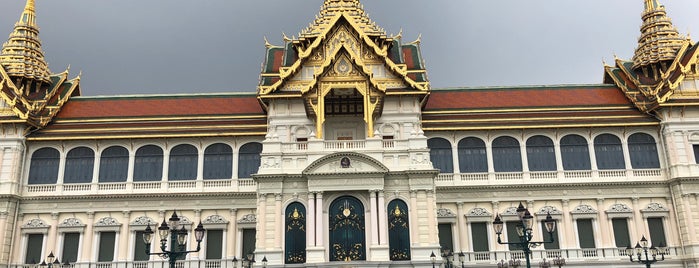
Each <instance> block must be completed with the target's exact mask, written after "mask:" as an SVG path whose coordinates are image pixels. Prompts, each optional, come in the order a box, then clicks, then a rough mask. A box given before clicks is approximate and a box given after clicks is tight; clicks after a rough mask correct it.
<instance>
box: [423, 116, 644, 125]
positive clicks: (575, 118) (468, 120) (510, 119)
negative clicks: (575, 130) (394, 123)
mask: <svg viewBox="0 0 699 268" xmlns="http://www.w3.org/2000/svg"><path fill="white" fill-rule="evenodd" d="M634 118H647V116H644V115H620V116H574V117H526V118H483V119H447V120H442V119H435V120H431V119H428V120H424V119H423V120H422V123H427V124H429V123H468V122H512V121H522V120H537V121H554V120H566V121H570V120H597V119H634Z"/></svg>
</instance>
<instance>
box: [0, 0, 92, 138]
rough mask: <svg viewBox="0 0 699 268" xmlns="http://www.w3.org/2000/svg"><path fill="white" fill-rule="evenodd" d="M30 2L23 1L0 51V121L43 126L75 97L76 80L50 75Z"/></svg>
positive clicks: (76, 89) (32, 0) (65, 76)
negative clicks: (17, 17) (19, 15)
mask: <svg viewBox="0 0 699 268" xmlns="http://www.w3.org/2000/svg"><path fill="white" fill-rule="evenodd" d="M34 8H35V5H34V0H27V4H26V6H25V7H24V11H23V12H22V16H21V17H20V19H19V21H17V23H16V24H15V28H14V31H12V33H11V34H10V37H9V38H8V40H7V42H5V43H4V44H3V46H2V50H0V99H1V100H2V105H0V122H21V123H27V124H28V125H30V126H33V127H36V128H40V127H44V126H46V124H48V123H49V122H50V121H51V120H52V119H53V117H54V116H55V115H56V114H57V113H58V111H59V110H60V109H61V107H62V106H63V104H64V103H65V102H66V101H67V100H68V98H70V96H73V95H79V94H80V90H79V86H78V85H79V82H80V78H79V77H78V78H75V79H72V80H69V79H68V71H67V70H66V71H65V72H62V73H59V74H51V71H50V70H49V68H48V64H47V63H46V60H45V59H44V52H43V51H42V49H41V40H40V39H39V27H38V26H37V24H36V13H35V9H34Z"/></svg>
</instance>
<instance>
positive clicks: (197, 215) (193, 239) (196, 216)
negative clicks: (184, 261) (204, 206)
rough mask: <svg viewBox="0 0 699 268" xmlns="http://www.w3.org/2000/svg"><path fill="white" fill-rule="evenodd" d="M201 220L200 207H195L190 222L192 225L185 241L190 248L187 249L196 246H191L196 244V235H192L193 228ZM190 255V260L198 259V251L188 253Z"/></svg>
mask: <svg viewBox="0 0 699 268" xmlns="http://www.w3.org/2000/svg"><path fill="white" fill-rule="evenodd" d="M200 222H201V209H195V210H194V220H193V221H192V224H193V225H194V226H191V227H192V229H191V231H190V232H189V236H188V237H189V242H187V245H188V247H190V249H188V250H194V249H196V248H193V247H194V246H195V245H196V244H197V237H196V236H194V228H196V226H197V224H199V223H200ZM190 254H191V255H190V256H189V257H190V259H192V260H198V259H199V252H192V253H190Z"/></svg>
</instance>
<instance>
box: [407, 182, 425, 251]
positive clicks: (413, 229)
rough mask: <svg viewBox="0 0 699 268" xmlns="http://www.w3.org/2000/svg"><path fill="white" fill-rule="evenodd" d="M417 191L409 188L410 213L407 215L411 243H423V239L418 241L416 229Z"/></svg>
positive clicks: (417, 225)
mask: <svg viewBox="0 0 699 268" xmlns="http://www.w3.org/2000/svg"><path fill="white" fill-rule="evenodd" d="M418 211H419V210H418V209H417V191H416V190H410V214H408V216H409V217H410V218H409V219H410V243H411V244H418V243H424V241H420V240H419V237H418V235H417V231H418V228H419V226H420V225H419V223H418V222H417V213H418Z"/></svg>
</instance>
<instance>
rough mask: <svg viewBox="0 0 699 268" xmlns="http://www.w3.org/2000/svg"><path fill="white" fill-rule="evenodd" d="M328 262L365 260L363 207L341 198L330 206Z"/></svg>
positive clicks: (352, 198)
mask: <svg viewBox="0 0 699 268" xmlns="http://www.w3.org/2000/svg"><path fill="white" fill-rule="evenodd" d="M329 216H330V219H329V223H330V235H329V238H330V261H358V260H366V240H365V235H364V230H365V227H364V206H363V205H362V202H360V201H359V200H358V199H357V198H354V197H351V196H343V197H340V198H338V199H335V201H333V202H332V203H331V204H330V210H329Z"/></svg>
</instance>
